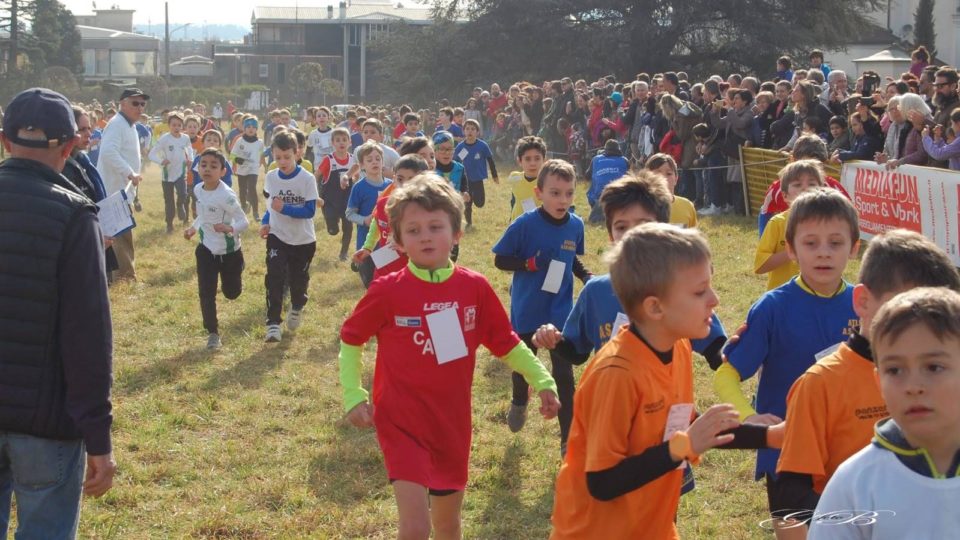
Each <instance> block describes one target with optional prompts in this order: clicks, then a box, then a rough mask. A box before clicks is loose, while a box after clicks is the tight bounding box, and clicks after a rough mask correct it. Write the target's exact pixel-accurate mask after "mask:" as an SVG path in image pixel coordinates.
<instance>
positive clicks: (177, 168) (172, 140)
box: [147, 132, 193, 182]
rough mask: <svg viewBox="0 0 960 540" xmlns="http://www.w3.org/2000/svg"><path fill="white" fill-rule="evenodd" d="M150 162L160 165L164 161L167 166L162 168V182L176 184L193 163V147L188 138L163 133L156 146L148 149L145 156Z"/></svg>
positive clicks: (181, 135)
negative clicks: (148, 151) (147, 153)
mask: <svg viewBox="0 0 960 540" xmlns="http://www.w3.org/2000/svg"><path fill="white" fill-rule="evenodd" d="M147 157H148V158H149V159H150V161H152V162H154V163H156V164H158V165H159V164H161V163H163V161H164V160H166V161H167V164H166V165H165V166H163V181H164V182H176V181H177V180H180V179H181V178H186V177H187V169H189V168H190V164H191V163H192V162H193V146H192V145H191V144H190V137H188V136H187V135H184V134H183V133H181V134H180V136H179V137H174V136H173V134H172V133H169V132H168V133H164V134H163V135H161V136H160V139H159V140H158V141H157V144H155V145H153V148H151V149H150V154H149V155H148V156H147Z"/></svg>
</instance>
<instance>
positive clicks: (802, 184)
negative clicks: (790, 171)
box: [783, 174, 820, 204]
mask: <svg viewBox="0 0 960 540" xmlns="http://www.w3.org/2000/svg"><path fill="white" fill-rule="evenodd" d="M819 186H820V182H819V180H818V179H817V177H815V176H813V175H810V174H801V175H799V176H797V177H795V178H793V179H792V180H791V181H790V182H789V183H788V184H787V185H785V186H783V200H784V201H786V202H787V204H790V203H792V202H793V201H794V200H796V198H797V197H799V196H800V194H801V193H803V192H804V191H807V190H809V189H811V188H815V187H819Z"/></svg>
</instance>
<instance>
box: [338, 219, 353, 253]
mask: <svg viewBox="0 0 960 540" xmlns="http://www.w3.org/2000/svg"><path fill="white" fill-rule="evenodd" d="M340 230H342V231H343V236H342V237H340V255H343V256H346V255H347V253H349V251H350V242H351V241H352V240H353V222H352V221H350V220H349V219H347V217H346V216H345V215H344V213H343V212H341V213H340Z"/></svg>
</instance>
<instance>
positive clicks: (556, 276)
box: [493, 139, 584, 454]
mask: <svg viewBox="0 0 960 540" xmlns="http://www.w3.org/2000/svg"><path fill="white" fill-rule="evenodd" d="M538 140H539V139H538ZM540 144H541V145H542V143H540ZM518 147H519V145H518ZM530 152H539V149H538V148H537V147H536V145H535V144H534V146H533V147H532V149H531V150H530ZM521 155H523V154H521ZM537 155H540V154H539V153H538V154H537ZM575 187H576V174H575V173H574V171H573V166H572V165H570V164H569V163H567V162H565V161H562V160H559V159H552V160H550V161H547V162H546V163H545V164H544V165H543V168H542V169H541V170H540V174H539V176H538V177H537V187H536V190H535V195H536V196H537V197H538V198H539V199H540V200H541V201H543V206H542V207H541V208H540V209H538V210H536V211H532V212H527V213H526V214H523V215H522V216H520V217H519V218H517V220H516V221H514V222H513V223H511V224H510V226H509V227H507V230H506V232H504V233H503V237H502V238H500V240H499V241H498V242H497V244H496V245H495V246H493V253H494V255H495V258H494V265H495V266H496V267H497V268H499V269H501V270H506V271H509V272H513V285H512V286H511V289H510V322H511V323H512V324H513V328H514V330H515V331H516V332H517V334H519V335H520V337H521V339H523V341H524V342H525V343H526V344H527V346H529V347H530V348H531V349H533V351H534V353H536V348H535V347H534V345H533V342H532V338H533V334H534V332H536V331H537V328H539V327H540V325H542V324H544V323H548V322H549V323H553V325H554V326H559V325H562V324H563V321H564V320H566V318H567V315H569V314H570V309H571V308H572V307H573V277H574V266H575V265H576V258H577V255H583V253H584V247H583V245H584V230H583V221H582V220H581V219H580V218H579V217H577V216H576V215H574V214H571V213H570V212H569V211H568V209H569V208H570V206H571V205H572V204H573V193H574V188H575ZM550 359H551V362H552V364H553V370H552V374H553V378H554V379H555V380H556V381H557V388H558V391H559V396H560V401H561V403H563V404H564V409H563V410H561V412H560V452H561V454H562V453H563V452H565V451H566V442H567V434H568V432H569V429H570V420H571V418H572V417H573V409H572V405H573V387H574V382H573V365H572V364H570V363H569V362H567V361H566V360H563V359H561V358H559V357H558V356H555V355H553V354H551V355H550ZM512 378H513V400H512V402H511V406H510V412H509V414H508V416H507V422H508V424H509V426H510V430H511V431H513V432H515V433H516V432H518V431H520V430H521V429H522V428H523V424H524V423H525V421H526V413H527V401H528V400H529V395H528V387H527V383H526V382H525V381H524V380H523V377H522V376H520V374H519V373H516V372H514V374H513V377H512Z"/></svg>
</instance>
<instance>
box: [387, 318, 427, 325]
mask: <svg viewBox="0 0 960 540" xmlns="http://www.w3.org/2000/svg"><path fill="white" fill-rule="evenodd" d="M393 324H395V325H397V326H399V327H401V328H420V325H421V321H420V317H394V318H393Z"/></svg>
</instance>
